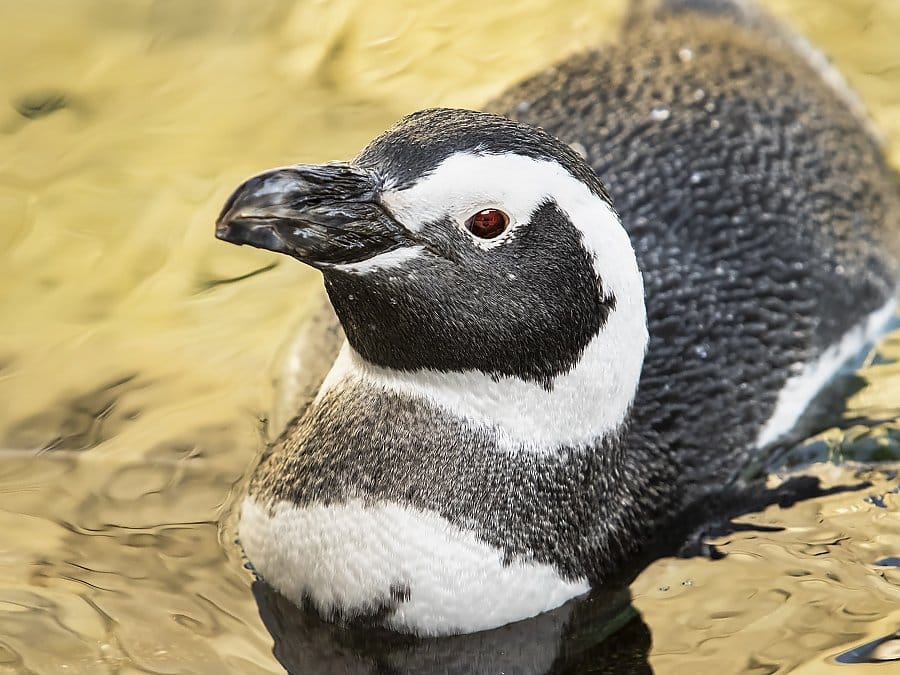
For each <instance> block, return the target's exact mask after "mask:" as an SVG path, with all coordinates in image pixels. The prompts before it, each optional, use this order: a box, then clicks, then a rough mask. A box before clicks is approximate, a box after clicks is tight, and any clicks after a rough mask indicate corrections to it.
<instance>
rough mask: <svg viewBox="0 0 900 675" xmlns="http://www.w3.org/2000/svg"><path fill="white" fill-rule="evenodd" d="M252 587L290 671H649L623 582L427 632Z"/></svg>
mask: <svg viewBox="0 0 900 675" xmlns="http://www.w3.org/2000/svg"><path fill="white" fill-rule="evenodd" d="M253 594H254V595H255V597H256V601H257V603H258V604H259V608H260V615H261V616H262V619H263V622H264V623H265V624H266V628H268V630H269V631H270V632H271V633H272V635H273V636H274V638H275V649H274V652H275V656H276V657H277V658H278V660H279V661H280V662H281V664H282V665H283V666H284V667H285V669H286V670H287V671H288V672H290V673H292V674H294V673H296V674H301V673H346V674H347V675H369V674H375V673H377V674H379V675H382V674H390V675H430V674H435V675H436V674H437V673H441V674H442V675H443V674H447V673H459V674H460V675H463V674H465V673H516V674H517V675H545V674H550V673H553V674H554V675H562V674H563V673H582V672H591V673H622V674H623V675H630V674H637V673H649V672H652V671H651V669H650V666H649V664H648V663H647V654H648V652H649V649H650V631H649V629H648V628H647V625H646V624H645V623H644V622H643V621H642V620H641V617H640V616H639V615H638V614H637V612H636V611H635V610H634V608H633V607H631V605H630V604H629V600H630V596H629V594H628V591H627V589H622V590H619V591H612V590H606V591H604V592H599V593H597V594H596V595H594V596H592V597H591V598H589V599H588V600H586V601H581V602H569V603H568V604H566V605H564V606H562V607H560V608H558V609H556V610H554V611H552V612H547V613H546V614H542V615H540V616H538V617H535V618H533V619H530V620H527V621H521V622H519V623H515V624H510V625H508V626H503V627H501V628H497V629H494V630H491V631H485V632H482V633H473V634H469V635H457V636H452V637H445V638H432V639H416V638H412V637H406V636H400V635H397V634H394V633H390V632H388V631H373V630H372V629H370V628H369V629H366V628H349V629H345V628H337V627H335V626H334V625H332V624H329V623H325V622H323V621H322V620H321V619H319V618H317V617H316V616H315V615H314V614H313V613H312V612H309V611H305V610H301V609H298V608H297V607H296V606H295V605H293V603H291V602H290V601H289V600H286V599H285V598H284V597H282V596H281V595H279V594H278V593H277V592H276V591H274V590H272V589H271V588H270V587H269V586H268V585H267V584H264V583H262V582H259V581H257V582H255V583H254V584H253ZM588 668H589V669H588Z"/></svg>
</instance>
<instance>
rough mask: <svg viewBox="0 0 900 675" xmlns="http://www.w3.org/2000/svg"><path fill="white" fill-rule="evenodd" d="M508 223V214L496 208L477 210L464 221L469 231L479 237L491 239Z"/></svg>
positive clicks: (500, 232) (499, 233)
mask: <svg viewBox="0 0 900 675" xmlns="http://www.w3.org/2000/svg"><path fill="white" fill-rule="evenodd" d="M507 225H509V216H508V215H506V214H505V213H503V211H499V210H498V209H485V210H484V211H479V212H478V213H476V214H475V215H474V216H472V217H471V218H469V219H468V220H467V221H466V228H468V230H469V232H471V233H472V234H474V235H475V236H476V237H479V238H480V239H493V238H494V237H498V236H500V235H501V234H503V230H505V229H506V226H507Z"/></svg>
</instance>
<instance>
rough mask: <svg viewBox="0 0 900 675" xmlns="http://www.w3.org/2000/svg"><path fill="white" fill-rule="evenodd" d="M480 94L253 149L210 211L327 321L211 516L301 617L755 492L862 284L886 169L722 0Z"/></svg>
mask: <svg viewBox="0 0 900 675" xmlns="http://www.w3.org/2000/svg"><path fill="white" fill-rule="evenodd" d="M488 108H489V109H490V110H493V111H497V112H499V113H501V115H503V116H500V115H495V114H490V113H484V112H473V111H469V110H448V109H431V110H423V111H421V112H417V113H414V114H412V115H410V116H408V117H406V118H404V119H402V120H400V121H399V122H398V123H397V124H396V126H394V127H393V128H391V129H389V130H388V131H386V132H385V133H384V134H382V135H381V136H379V137H378V138H376V139H375V140H373V141H372V142H371V143H370V144H369V145H368V146H366V147H365V148H364V149H363V150H362V152H361V153H360V154H359V155H358V156H357V157H356V158H355V159H354V160H352V161H351V162H349V163H343V162H338V163H331V164H324V165H297V166H291V167H286V168H280V169H275V170H271V171H267V172H265V173H262V174H260V175H258V176H255V177H253V178H251V179H249V180H248V181H246V182H245V183H244V184H243V185H241V186H240V187H239V188H238V189H237V190H236V191H235V193H234V194H233V195H232V196H231V198H230V199H229V200H228V202H227V204H226V205H225V207H224V210H223V212H222V215H221V216H220V218H219V220H218V223H217V230H216V232H217V236H218V237H220V238H221V239H224V240H226V241H229V242H232V243H235V244H249V245H251V246H257V247H261V248H266V249H270V250H272V251H277V252H279V253H285V254H288V255H290V256H292V257H294V258H296V259H297V260H299V261H301V262H304V263H306V264H309V265H311V266H313V267H315V268H317V269H319V270H320V271H321V272H322V274H323V277H324V281H325V288H326V290H327V293H328V298H329V299H330V302H331V305H332V306H333V308H334V312H335V314H336V317H337V319H338V320H339V321H340V326H341V328H342V329H343V333H344V334H345V336H346V340H343V338H341V337H339V336H340V332H339V331H329V330H328V325H329V321H328V319H327V318H324V319H323V318H320V319H319V320H318V321H317V322H313V323H312V324H311V326H310V327H309V328H308V329H307V332H306V334H305V335H304V336H303V337H302V338H301V339H300V340H299V342H301V343H303V344H301V346H300V347H299V351H298V352H297V353H298V354H300V355H301V360H304V364H303V365H304V368H303V372H302V373H300V374H299V375H296V374H294V375H292V376H291V378H288V379H290V381H289V382H287V385H286V386H287V393H286V394H285V399H286V400H290V401H293V403H292V405H293V411H292V415H293V417H292V420H291V421H290V422H289V423H288V424H287V425H286V427H285V429H284V431H283V432H282V433H281V435H280V436H279V437H278V438H277V440H276V441H275V442H274V443H273V444H272V447H270V448H269V450H268V451H267V452H266V453H265V454H264V456H263V459H262V460H261V462H260V464H259V465H258V466H257V468H256V469H255V472H254V474H253V476H252V478H251V480H250V484H249V491H248V494H247V496H246V499H245V500H244V502H243V505H242V509H241V520H240V526H239V536H240V541H241V544H242V546H243V548H244V550H245V552H246V554H247V556H248V558H249V560H250V561H251V563H252V564H253V566H254V568H255V570H256V571H257V572H258V573H259V575H260V576H261V577H262V578H263V579H264V580H265V581H266V582H267V583H268V584H270V585H271V586H272V587H274V588H275V589H277V591H279V592H280V593H281V594H282V595H283V596H284V597H286V598H287V599H288V600H290V601H293V602H294V603H296V604H298V605H303V606H309V607H312V608H314V609H315V610H316V612H318V613H319V614H321V615H322V616H323V617H325V618H326V619H328V620H335V621H338V622H357V621H370V622H373V623H376V624H379V625H381V626H384V627H387V628H390V629H393V630H397V631H401V632H407V633H413V634H416V635H420V636H436V635H446V634H455V633H466V632H473V631H480V630H485V629H490V628H494V627H497V626H501V625H503V624H507V623H509V622H513V621H518V620H521V619H525V618H527V617H531V616H534V615H537V614H539V613H541V612H545V611H547V610H550V609H552V608H554V607H557V606H559V605H561V604H563V603H565V602H566V601H568V600H569V599H571V598H575V597H577V596H580V595H582V594H585V593H586V592H587V591H588V590H589V589H590V588H591V587H592V586H594V587H596V586H599V585H602V584H604V583H608V582H610V581H611V580H616V579H623V578H624V579H627V578H628V577H629V576H633V575H634V574H636V573H637V572H638V571H639V565H638V563H639V562H640V561H641V560H643V559H644V558H643V557H642V556H645V555H646V553H647V552H648V551H650V550H652V549H653V547H654V546H655V545H656V544H657V543H658V542H660V541H663V540H665V537H670V536H671V534H672V532H673V531H679V532H680V530H675V529H674V528H675V524H676V523H677V524H678V525H679V526H682V525H684V524H685V523H686V522H689V519H688V516H687V515H685V514H695V515H696V514H704V515H708V514H709V512H710V511H711V510H715V509H716V508H719V506H721V511H720V513H719V516H721V517H723V518H724V519H726V520H727V519H728V517H729V516H731V515H734V514H733V513H731V512H729V511H728V503H729V497H728V495H748V494H754V491H755V490H756V491H757V492H756V493H757V494H759V495H763V494H768V495H769V497H772V496H773V495H771V494H769V493H765V492H764V491H763V490H762V488H761V487H758V486H756V485H754V484H752V483H749V482H748V481H747V480H746V478H745V477H746V475H747V473H746V468H747V466H748V463H749V462H751V461H752V460H753V459H754V458H759V457H760V456H761V453H762V452H763V451H765V450H766V449H768V448H771V447H773V446H774V445H776V444H784V443H786V442H788V441H789V440H791V439H792V438H796V435H797V434H802V433H803V432H804V431H808V429H806V430H805V429H803V428H802V426H803V425H802V424H800V425H798V420H801V419H803V417H802V413H803V411H804V409H805V408H806V407H807V405H808V404H809V402H810V401H811V400H812V398H813V397H814V395H815V394H816V393H817V391H819V390H820V389H821V388H822V386H823V385H824V384H825V383H826V382H827V381H828V380H829V379H830V378H831V377H832V376H833V375H834V374H835V372H836V371H837V370H838V368H839V367H840V365H841V364H842V363H844V362H845V361H846V360H847V359H848V358H849V357H851V356H853V355H855V354H856V353H857V352H858V351H859V350H860V349H861V348H862V347H863V346H864V345H865V344H866V343H867V342H868V341H870V340H871V339H872V338H873V337H874V336H875V335H876V334H877V332H878V331H879V330H880V329H882V328H883V326H884V324H885V323H886V322H887V321H888V320H889V318H890V317H891V316H892V315H893V311H894V294H895V287H896V282H897V271H898V268H897V262H896V258H895V252H896V251H897V242H896V234H897V232H898V231H900V228H898V225H900V224H898V222H897V221H898V218H900V193H898V182H897V179H896V177H895V175H894V174H893V173H892V172H891V170H890V169H889V168H888V166H887V165H886V163H885V159H884V157H883V155H882V152H881V148H880V146H879V142H878V140H877V138H876V137H875V136H874V135H873V134H872V133H871V131H870V130H869V127H868V126H867V122H866V120H865V118H864V116H863V114H862V112H861V109H860V105H859V103H858V101H857V100H856V99H855V97H854V96H853V94H852V93H851V92H850V91H849V90H848V89H847V88H846V86H845V85H844V84H843V81H842V80H841V79H840V76H839V75H837V73H836V72H835V71H834V70H833V69H832V68H831V67H830V66H828V65H827V64H826V62H825V61H824V60H823V59H822V58H821V56H820V55H818V54H817V53H816V52H815V51H814V50H812V49H811V48H810V47H809V46H808V45H807V44H806V43H805V42H803V41H802V39H800V38H798V37H796V36H794V35H792V34H790V33H788V32H787V31H785V30H783V29H782V28H781V27H780V26H778V25H777V24H775V23H773V22H771V21H770V20H769V19H768V18H767V17H766V16H765V15H764V14H763V13H762V12H761V11H759V10H757V9H755V8H754V7H753V6H751V5H750V4H749V3H744V2H737V1H734V0H732V1H728V0H723V1H721V2H715V1H712V0H669V1H667V2H664V3H663V6H662V7H657V8H654V9H646V10H644V9H641V10H636V11H635V12H634V13H633V16H632V17H631V19H630V20H629V21H628V22H627V24H626V28H625V30H624V32H623V35H622V37H621V39H620V41H619V42H618V43H616V44H615V45H612V46H609V47H606V48H604V49H602V50H599V51H595V52H588V53H584V54H579V55H576V56H573V57H571V58H569V59H568V60H566V61H564V62H562V63H561V64H559V65H557V66H556V67H553V68H550V69H549V70H546V71H544V72H542V73H540V74H538V75H536V76H534V77H532V78H531V79H528V80H526V81H524V82H522V83H520V84H518V85H516V86H515V87H513V88H512V89H511V90H510V91H508V92H507V93H506V94H504V95H503V96H502V97H501V98H500V99H499V100H498V101H496V102H494V103H493V104H492V105H490V106H488ZM327 336H331V339H330V340H329V339H326V337H327ZM317 337H318V339H317ZM318 362H322V368H319V367H318ZM326 362H327V363H326ZM783 496H784V495H781V497H783ZM775 497H776V498H777V497H779V496H778V495H775ZM717 505H719V506H717ZM703 525H704V523H702V522H696V523H694V526H695V527H696V528H700V530H699V531H701V532H703V531H706V530H703V529H702V528H703ZM685 534H687V532H685Z"/></svg>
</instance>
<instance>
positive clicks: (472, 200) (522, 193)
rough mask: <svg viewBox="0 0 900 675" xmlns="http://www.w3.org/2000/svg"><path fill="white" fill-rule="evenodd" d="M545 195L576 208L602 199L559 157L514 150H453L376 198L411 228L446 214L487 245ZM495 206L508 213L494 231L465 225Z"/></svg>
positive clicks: (509, 231) (503, 237)
mask: <svg viewBox="0 0 900 675" xmlns="http://www.w3.org/2000/svg"><path fill="white" fill-rule="evenodd" d="M548 199H550V200H553V201H554V202H555V203H557V204H558V205H560V207H561V208H563V209H564V210H565V207H564V206H563V205H562V202H567V203H568V205H569V206H570V207H574V208H577V207H578V206H579V205H581V204H583V202H584V201H585V200H587V201H588V202H590V203H591V204H593V203H594V201H597V202H601V203H603V202H602V200H601V199H599V198H598V197H597V196H596V195H594V194H593V193H591V191H590V189H589V188H588V187H587V186H586V185H585V184H584V183H582V182H581V181H579V180H578V179H577V178H575V177H574V176H573V175H572V174H570V173H569V172H568V171H566V170H565V169H564V168H563V167H562V166H561V165H560V164H559V163H557V162H551V161H546V160H537V159H532V158H530V157H526V156H524V155H516V154H502V155H501V154H487V153H478V152H458V153H455V154H453V155H450V156H449V157H448V158H447V159H445V160H444V161H443V162H441V163H440V164H439V165H438V166H437V167H436V168H435V169H434V170H433V171H431V172H430V173H429V174H428V175H426V176H424V177H423V178H421V179H419V180H418V181H416V183H415V184H414V185H413V186H411V187H408V188H404V189H390V188H389V189H386V190H385V191H384V192H383V193H382V195H381V201H382V203H383V204H384V206H385V207H386V208H387V209H388V211H390V213H391V214H392V215H393V217H394V218H395V219H396V220H397V221H398V222H400V223H401V224H402V225H403V226H404V227H405V228H407V229H408V230H409V231H410V232H413V233H415V232H421V231H422V229H423V228H424V227H425V225H426V224H428V223H432V222H436V221H439V220H442V219H446V218H449V219H450V220H451V221H452V222H453V223H455V224H456V226H457V227H458V228H459V230H460V232H462V233H464V235H465V236H467V237H470V238H471V239H472V241H473V242H474V243H475V245H476V246H478V247H479V248H482V249H485V250H489V249H491V248H494V247H496V246H502V245H503V244H504V243H505V242H507V241H509V240H510V239H512V238H513V237H514V236H515V233H516V229H517V228H518V227H519V226H520V225H522V224H524V223H528V222H530V221H531V217H532V215H533V214H534V212H535V211H536V210H537V208H538V207H539V206H540V205H541V204H543V203H545V202H546V201H547V200H548ZM488 209H497V210H499V211H502V212H503V213H504V214H506V215H507V217H508V218H509V223H508V224H507V226H506V228H505V230H504V231H503V233H502V234H500V235H499V236H497V237H493V238H490V239H485V238H481V237H478V236H476V235H474V234H472V232H470V230H469V228H468V227H467V226H466V223H467V221H468V220H469V219H470V218H471V217H472V216H474V215H475V214H477V213H479V212H481V211H484V210H488Z"/></svg>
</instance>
